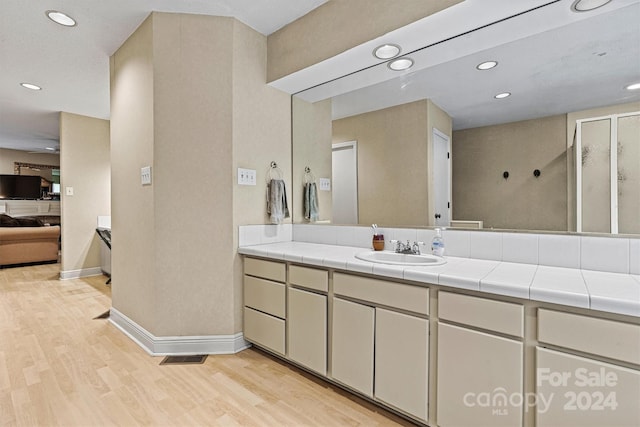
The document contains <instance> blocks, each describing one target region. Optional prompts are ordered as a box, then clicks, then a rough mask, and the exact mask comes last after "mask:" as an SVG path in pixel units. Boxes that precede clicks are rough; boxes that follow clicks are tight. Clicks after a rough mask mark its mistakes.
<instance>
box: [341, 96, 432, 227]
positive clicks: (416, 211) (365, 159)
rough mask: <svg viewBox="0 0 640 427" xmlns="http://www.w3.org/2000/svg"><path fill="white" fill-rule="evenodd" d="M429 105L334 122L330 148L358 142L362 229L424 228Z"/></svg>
mask: <svg viewBox="0 0 640 427" xmlns="http://www.w3.org/2000/svg"><path fill="white" fill-rule="evenodd" d="M427 116H428V102H427V101H426V100H424V101H416V102H412V103H408V104H404V105H400V106H396V107H390V108H385V109H383V110H378V111H373V112H370V113H365V114H359V115H357V116H352V117H348V118H344V119H340V120H335V121H334V122H333V143H338V142H345V141H353V140H355V141H358V211H359V218H358V220H359V223H360V224H372V223H376V224H380V225H383V224H392V225H407V226H411V225H413V226H415V225H425V224H426V221H427V214H428V211H427V203H428V202H427V176H428V158H427V144H428V138H429V137H428V133H429V132H428V125H427Z"/></svg>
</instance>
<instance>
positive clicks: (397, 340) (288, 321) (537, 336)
mask: <svg viewBox="0 0 640 427" xmlns="http://www.w3.org/2000/svg"><path fill="white" fill-rule="evenodd" d="M497 298H498V297H494V296H492V295H489V294H486V295H485V294H479V293H477V292H470V291H465V290H452V289H450V288H446V287H444V286H439V285H429V286H419V285H415V284H412V283H409V282H406V281H402V280H398V281H390V280H386V279H384V278H375V277H373V276H372V275H361V274H353V273H347V272H342V271H339V270H335V269H323V268H317V267H307V266H303V265H298V264H293V263H289V262H282V261H277V260H276V261H270V260H266V259H259V258H250V257H246V258H245V259H244V337H245V338H246V339H247V340H248V341H250V342H252V343H254V344H256V345H257V346H259V347H261V348H263V349H266V350H268V351H269V352H271V353H273V354H275V355H277V356H280V357H281V358H282V359H284V360H287V361H289V362H291V363H295V364H296V365H297V366H300V367H302V368H304V369H306V370H308V371H309V372H312V373H315V374H317V375H319V376H321V377H323V378H325V379H326V380H327V381H329V382H332V383H333V384H337V385H340V386H343V387H345V388H348V389H350V390H351V391H353V392H354V393H356V394H358V395H361V396H364V397H366V398H369V399H371V400H372V401H373V402H375V403H377V404H379V405H380V406H383V407H385V408H387V409H390V410H393V411H395V412H397V413H399V414H402V415H404V416H406V417H408V418H410V419H411V420H412V421H414V422H421V423H423V424H424V425H438V426H439V427H449V426H523V425H524V426H525V427H534V426H539V427H563V426H566V427H569V426H586V427H589V426H604V425H606V426H611V427H613V426H617V427H622V426H625V427H627V426H633V427H637V426H640V404H639V402H640V320H638V319H637V318H635V317H629V316H616V315H607V314H604V313H598V312H596V311H591V310H580V309H575V308H574V309H571V310H570V311H571V312H567V311H563V309H562V308H561V307H560V306H553V305H550V304H546V303H539V302H536V301H520V300H516V299H509V300H508V301H505V299H506V298H501V299H497ZM430 306H431V308H432V309H433V310H434V312H430ZM525 307H526V308H527V312H526V313H527V316H526V319H527V322H528V323H527V327H526V328H525ZM550 307H551V308H550ZM553 307H556V308H555V309H554V308H553ZM580 313H581V314H580ZM525 350H526V351H525ZM430 368H431V371H430ZM429 391H432V393H429Z"/></svg>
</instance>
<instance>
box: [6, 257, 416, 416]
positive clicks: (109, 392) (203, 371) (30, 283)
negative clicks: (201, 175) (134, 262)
mask: <svg viewBox="0 0 640 427" xmlns="http://www.w3.org/2000/svg"><path fill="white" fill-rule="evenodd" d="M58 274H59V265H58V264H48V265H40V266H31V267H17V268H6V269H0V426H391V425H405V426H406V425H410V423H408V422H406V421H405V420H403V419H401V418H399V417H396V416H394V415H393V414H391V413H388V412H386V411H384V410H382V409H380V408H377V407H376V406H374V405H371V404H370V403H368V402H366V401H363V400H361V399H359V398H357V397H354V396H351V395H349V394H348V393H345V392H344V391H342V390H340V389H338V388H336V387H333V386H331V385H329V384H328V383H326V382H323V381H321V380H319V379H317V378H315V377H313V376H312V375H309V374H307V373H305V372H303V371H300V370H298V369H296V368H293V367H290V366H288V365H286V364H284V363H282V362H280V361H279V360H277V359H275V358H272V357H271V356H269V355H267V354H265V353H262V352H260V351H257V350H254V349H249V350H245V351H243V352H241V353H238V354H236V355H224V356H209V357H208V358H207V360H206V361H205V363H204V364H201V365H172V366H166V365H165V366H160V365H159V363H160V361H161V360H162V358H161V357H151V356H149V355H148V354H147V353H146V352H144V351H143V350H142V349H141V348H140V347H138V346H137V345H136V344H135V343H134V342H132V341H131V340H130V339H129V338H128V337H126V336H125V335H124V334H122V333H121V332H120V331H119V330H117V329H116V328H115V327H114V326H113V325H111V324H110V323H109V322H108V321H107V320H100V319H98V320H93V318H94V317H96V316H98V315H100V314H102V313H103V312H104V311H106V310H108V309H109V307H110V305H111V295H110V288H109V287H108V286H105V280H106V278H105V277H104V276H97V277H91V278H84V279H76V280H67V281H60V280H58Z"/></svg>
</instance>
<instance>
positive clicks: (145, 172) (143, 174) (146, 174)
mask: <svg viewBox="0 0 640 427" xmlns="http://www.w3.org/2000/svg"><path fill="white" fill-rule="evenodd" d="M140 182H141V183H142V185H151V166H145V167H143V168H141V169H140Z"/></svg>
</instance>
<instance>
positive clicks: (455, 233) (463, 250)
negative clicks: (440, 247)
mask: <svg viewBox="0 0 640 427" xmlns="http://www.w3.org/2000/svg"><path fill="white" fill-rule="evenodd" d="M469 234H471V232H469V231H461V230H444V231H443V232H442V238H443V239H444V255H445V256H457V257H461V258H469Z"/></svg>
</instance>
